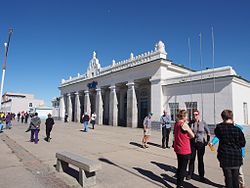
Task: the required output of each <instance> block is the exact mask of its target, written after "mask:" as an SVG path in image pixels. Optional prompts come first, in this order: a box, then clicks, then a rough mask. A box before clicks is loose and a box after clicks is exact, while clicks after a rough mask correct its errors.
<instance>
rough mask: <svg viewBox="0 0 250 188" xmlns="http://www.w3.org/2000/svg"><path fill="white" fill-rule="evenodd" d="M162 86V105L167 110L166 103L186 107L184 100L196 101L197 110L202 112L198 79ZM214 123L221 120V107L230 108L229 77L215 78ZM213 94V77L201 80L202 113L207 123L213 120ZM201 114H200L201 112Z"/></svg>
mask: <svg viewBox="0 0 250 188" xmlns="http://www.w3.org/2000/svg"><path fill="white" fill-rule="evenodd" d="M162 87H163V95H164V99H163V100H164V101H163V107H164V108H165V109H167V110H168V111H169V105H168V103H170V102H171V103H174V102H177V103H179V108H180V109H186V105H185V102H191V100H192V101H193V102H197V103H198V110H199V111H200V112H202V105H201V85H200V81H194V82H192V84H191V83H179V84H173V85H165V86H162ZM215 91H216V92H215V93H216V97H215V98H216V111H215V114H216V116H215V117H216V123H219V122H220V121H221V117H220V114H221V112H222V110H223V109H232V107H233V104H232V83H231V78H218V79H216V90H215ZM213 96H214V94H213V79H210V80H203V114H204V120H205V121H206V122H207V123H208V124H213V122H214V97H213ZM201 115H202V114H201Z"/></svg>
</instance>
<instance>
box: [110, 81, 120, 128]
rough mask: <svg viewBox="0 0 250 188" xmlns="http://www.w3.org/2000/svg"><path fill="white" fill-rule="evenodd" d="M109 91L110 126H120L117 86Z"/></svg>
mask: <svg viewBox="0 0 250 188" xmlns="http://www.w3.org/2000/svg"><path fill="white" fill-rule="evenodd" d="M109 89H110V97H109V124H110V125H113V126H118V101H117V96H116V89H115V86H111V87H110V88H109Z"/></svg>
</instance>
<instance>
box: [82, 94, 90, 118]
mask: <svg viewBox="0 0 250 188" xmlns="http://www.w3.org/2000/svg"><path fill="white" fill-rule="evenodd" d="M85 113H88V115H90V113H91V109H90V98H89V90H86V91H84V114H85Z"/></svg>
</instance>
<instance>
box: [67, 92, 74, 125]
mask: <svg viewBox="0 0 250 188" xmlns="http://www.w3.org/2000/svg"><path fill="white" fill-rule="evenodd" d="M67 98H68V121H69V122H71V121H72V113H73V110H72V101H71V94H70V93H68V94H67Z"/></svg>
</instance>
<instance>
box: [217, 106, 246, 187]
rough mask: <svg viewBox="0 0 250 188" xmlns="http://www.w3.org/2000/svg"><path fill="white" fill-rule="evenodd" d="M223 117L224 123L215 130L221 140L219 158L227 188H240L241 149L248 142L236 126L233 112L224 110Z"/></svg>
mask: <svg viewBox="0 0 250 188" xmlns="http://www.w3.org/2000/svg"><path fill="white" fill-rule="evenodd" d="M221 117H222V119H223V122H222V123H220V124H218V125H217V126H216V128H215V130H214V133H215V136H216V137H218V138H219V140H220V141H219V147H218V155H217V157H218V160H219V162H220V167H221V168H222V170H223V173H224V176H225V184H226V187H227V188H239V169H240V166H241V165H242V164H243V159H242V151H241V149H242V147H245V145H246V140H245V137H244V134H243V132H242V131H241V129H240V128H239V127H237V126H234V122H233V112H232V111H231V110H224V111H223V112H222V113H221Z"/></svg>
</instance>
